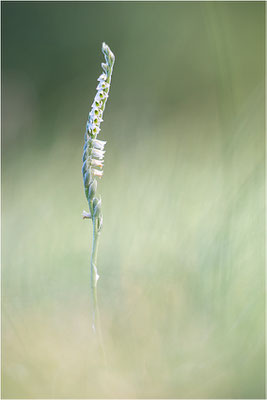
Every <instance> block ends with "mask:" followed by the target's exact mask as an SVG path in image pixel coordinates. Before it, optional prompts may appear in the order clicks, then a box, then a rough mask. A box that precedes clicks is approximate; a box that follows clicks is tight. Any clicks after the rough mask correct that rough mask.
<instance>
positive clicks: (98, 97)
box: [95, 90, 108, 101]
mask: <svg viewBox="0 0 267 400" xmlns="http://www.w3.org/2000/svg"><path fill="white" fill-rule="evenodd" d="M106 98H108V94H107V93H106V92H104V91H103V90H99V91H98V92H97V94H96V96H95V101H102V100H104V99H106Z"/></svg>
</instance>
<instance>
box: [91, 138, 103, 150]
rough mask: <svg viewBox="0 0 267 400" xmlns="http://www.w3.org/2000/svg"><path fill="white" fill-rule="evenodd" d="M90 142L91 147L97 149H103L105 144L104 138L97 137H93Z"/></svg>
mask: <svg viewBox="0 0 267 400" xmlns="http://www.w3.org/2000/svg"><path fill="white" fill-rule="evenodd" d="M92 142H93V143H92V144H93V147H94V148H95V149H98V150H104V147H105V144H106V143H107V142H105V141H104V140H99V139H93V140H92Z"/></svg>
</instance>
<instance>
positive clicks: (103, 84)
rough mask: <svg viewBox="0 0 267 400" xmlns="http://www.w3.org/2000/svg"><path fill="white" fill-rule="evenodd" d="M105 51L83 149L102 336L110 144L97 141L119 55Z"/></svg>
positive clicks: (86, 214) (95, 315)
mask: <svg viewBox="0 0 267 400" xmlns="http://www.w3.org/2000/svg"><path fill="white" fill-rule="evenodd" d="M102 52H103V54H104V57H105V63H102V64H101V66H102V69H103V72H102V73H101V75H100V76H99V78H98V85H97V88H96V89H97V93H96V96H95V98H94V102H93V104H92V107H91V110H90V112H89V115H88V120H87V123H86V132H85V136H84V139H85V144H84V149H83V166H82V174H83V183H84V190H85V196H86V199H87V201H88V205H89V212H86V211H83V218H84V219H85V218H87V219H92V222H93V246H92V256H91V288H92V295H93V330H94V332H96V333H97V334H98V336H99V335H101V332H100V322H99V312H98V305H97V292H96V286H97V281H98V279H99V275H98V272H97V267H96V263H97V251H98V240H99V235H100V231H101V228H102V224H103V215H102V211H101V198H100V196H99V197H98V196H97V193H96V191H97V178H99V179H100V178H102V176H103V167H104V154H105V151H104V147H105V144H106V141H103V140H99V139H97V137H98V135H99V133H100V130H101V129H100V125H101V122H102V121H103V113H104V110H105V106H106V102H107V99H108V96H109V89H110V82H111V75H112V70H113V65H114V62H115V56H114V54H113V53H112V51H111V50H110V48H109V47H108V46H107V45H106V44H105V43H103V44H102Z"/></svg>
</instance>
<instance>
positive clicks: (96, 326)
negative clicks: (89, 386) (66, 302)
mask: <svg viewBox="0 0 267 400" xmlns="http://www.w3.org/2000/svg"><path fill="white" fill-rule="evenodd" d="M99 224H100V221H99V218H96V217H94V218H93V247H92V256H91V289H92V304H93V331H94V332H95V334H96V336H97V339H98V345H99V346H100V348H101V351H102V354H103V358H104V362H105V365H106V364H107V362H106V354H105V349H104V345H103V338H102V329H101V321H100V314H99V307H98V301H97V280H98V278H99V276H98V273H97V253H98V245H99V237H100V229H99V228H100V226H99Z"/></svg>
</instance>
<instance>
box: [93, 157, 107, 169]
mask: <svg viewBox="0 0 267 400" xmlns="http://www.w3.org/2000/svg"><path fill="white" fill-rule="evenodd" d="M91 165H92V167H99V168H103V167H104V161H101V160H95V159H94V158H93V159H92V160H91Z"/></svg>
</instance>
